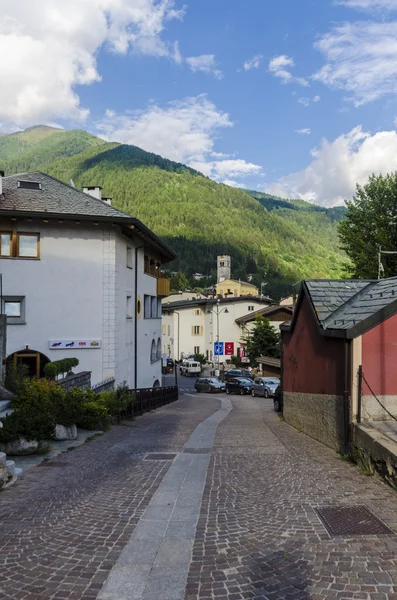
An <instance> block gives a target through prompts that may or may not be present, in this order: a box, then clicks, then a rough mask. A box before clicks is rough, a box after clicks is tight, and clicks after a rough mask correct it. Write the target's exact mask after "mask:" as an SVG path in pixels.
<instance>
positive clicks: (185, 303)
mask: <svg viewBox="0 0 397 600" xmlns="http://www.w3.org/2000/svg"><path fill="white" fill-rule="evenodd" d="M218 300H219V303H220V304H232V303H233V302H247V301H249V302H251V301H252V300H255V302H259V303H263V304H265V303H266V304H269V303H271V302H273V300H272V299H271V298H265V297H262V296H232V297H230V298H223V297H221V298H217V297H216V296H215V297H213V298H197V299H195V300H175V301H174V302H163V305H162V307H163V312H164V311H167V310H176V309H178V308H189V307H192V306H204V305H205V304H211V305H212V304H217V303H218Z"/></svg>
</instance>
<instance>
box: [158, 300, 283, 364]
mask: <svg viewBox="0 0 397 600" xmlns="http://www.w3.org/2000/svg"><path fill="white" fill-rule="evenodd" d="M271 303H272V300H271V299H270V298H263V297H259V296H240V297H231V298H213V297H211V298H205V297H202V296H200V297H197V298H189V299H180V300H176V301H175V300H173V297H172V296H171V297H168V298H165V299H164V300H163V328H162V333H163V335H162V345H163V348H162V351H163V354H166V355H167V356H171V357H172V358H174V359H176V360H179V359H181V358H182V357H183V356H189V354H204V355H205V356H206V358H207V360H209V361H215V362H216V361H217V360H218V356H217V347H216V345H215V342H217V340H218V338H219V342H220V347H219V350H220V356H219V362H220V363H221V364H222V363H224V362H225V360H226V359H228V358H230V356H232V355H235V356H240V355H242V349H243V345H242V344H241V338H242V337H243V336H244V334H245V333H246V331H247V330H246V327H245V324H244V323H241V324H240V323H239V322H238V321H239V319H240V318H241V317H244V316H246V315H251V314H254V313H255V312H256V311H259V310H260V309H263V308H266V307H269V306H270V305H271Z"/></svg>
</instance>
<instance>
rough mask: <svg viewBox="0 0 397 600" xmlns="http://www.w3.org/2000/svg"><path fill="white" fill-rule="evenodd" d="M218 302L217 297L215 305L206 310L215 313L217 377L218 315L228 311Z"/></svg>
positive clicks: (208, 312)
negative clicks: (220, 306)
mask: <svg viewBox="0 0 397 600" xmlns="http://www.w3.org/2000/svg"><path fill="white" fill-rule="evenodd" d="M220 302H221V300H220V298H218V300H217V302H216V305H215V308H212V309H211V308H209V309H208V310H207V314H209V315H210V314H211V313H214V315H216V342H217V343H216V356H217V359H218V360H217V363H218V374H217V375H216V376H217V377H219V315H220V314H221V313H223V312H224V313H225V314H227V313H228V312H229V309H228V308H227V307H226V308H222V309H220V308H219V305H220Z"/></svg>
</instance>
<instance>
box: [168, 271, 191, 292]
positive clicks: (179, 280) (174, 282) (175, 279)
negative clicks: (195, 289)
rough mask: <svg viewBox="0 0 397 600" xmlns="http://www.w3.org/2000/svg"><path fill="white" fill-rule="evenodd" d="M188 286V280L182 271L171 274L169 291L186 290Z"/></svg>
mask: <svg viewBox="0 0 397 600" xmlns="http://www.w3.org/2000/svg"><path fill="white" fill-rule="evenodd" d="M188 287H189V282H188V280H187V277H186V275H185V273H183V271H178V273H177V274H176V275H172V276H171V291H172V292H179V291H183V290H186V289H187V288H188Z"/></svg>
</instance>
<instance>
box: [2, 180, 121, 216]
mask: <svg viewBox="0 0 397 600" xmlns="http://www.w3.org/2000/svg"><path fill="white" fill-rule="evenodd" d="M19 181H31V182H35V183H39V184H41V189H25V188H20V187H18V182H19ZM2 211H7V212H9V211H16V212H29V213H32V212H36V213H40V214H43V213H49V214H50V213H53V214H56V215H73V216H75V217H77V216H89V217H102V218H103V217H105V218H109V219H126V221H129V220H131V218H132V217H131V215H128V214H127V213H125V212H123V211H122V210H119V209H118V208H114V207H113V206H110V204H106V202H103V201H102V200H97V199H96V198H93V197H92V196H90V195H89V194H85V193H84V192H82V191H80V190H78V189H77V188H74V187H72V186H70V185H67V184H66V183H63V182H62V181H59V179H55V178H54V177H51V176H50V175H46V174H45V173H41V171H36V172H34V173H19V174H17V175H9V176H7V177H4V178H3V197H2V198H1V200H0V214H1V212H2Z"/></svg>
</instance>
